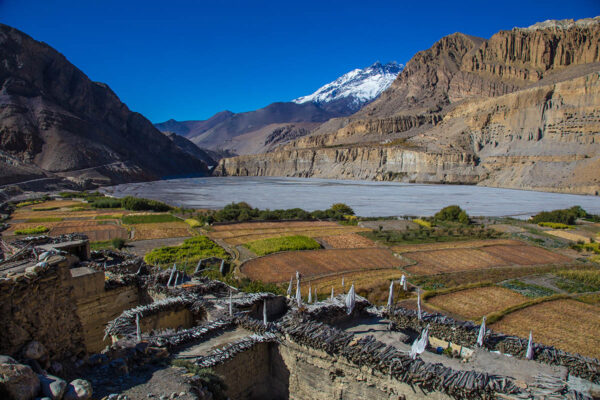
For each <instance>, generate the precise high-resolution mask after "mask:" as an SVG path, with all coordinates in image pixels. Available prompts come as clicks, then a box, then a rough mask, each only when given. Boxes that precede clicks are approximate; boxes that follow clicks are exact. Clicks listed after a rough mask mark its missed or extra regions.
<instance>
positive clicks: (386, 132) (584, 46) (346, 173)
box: [216, 18, 600, 194]
mask: <svg viewBox="0 0 600 400" xmlns="http://www.w3.org/2000/svg"><path fill="white" fill-rule="evenodd" d="M599 76H600V18H595V19H590V20H585V21H583V22H582V21H577V22H575V21H559V22H547V23H543V24H541V25H534V26H533V27H530V28H515V29H513V30H511V31H502V32H499V33H498V34H496V35H494V36H493V37H492V38H491V39H490V40H484V39H479V38H474V37H471V36H466V35H463V34H453V35H450V36H448V37H445V38H443V39H442V40H440V41H439V42H438V43H436V44H435V45H434V46H433V47H432V48H430V49H428V50H425V51H423V52H420V53H418V54H417V55H415V57H414V58H413V59H412V60H411V61H410V62H409V63H408V64H407V65H406V67H405V69H404V71H403V72H402V73H401V74H400V76H399V77H398V79H396V81H395V82H394V83H393V84H392V86H391V87H390V88H389V89H388V90H387V91H385V92H384V93H383V94H382V95H381V96H380V97H379V98H378V99H377V100H375V101H374V102H373V103H371V104H369V105H367V106H366V107H365V108H363V109H362V110H361V111H359V112H358V113H356V114H354V115H353V116H351V117H349V118H346V119H338V120H334V121H330V122H329V123H327V124H324V125H323V126H322V127H321V128H319V129H318V130H317V131H316V132H315V133H314V134H312V135H311V136H308V137H304V138H301V139H298V140H296V141H294V142H291V143H288V144H285V145H284V146H281V147H279V148H278V149H277V150H276V151H274V152H273V153H267V154H263V155H257V156H247V157H238V158H233V159H226V160H222V162H221V163H220V165H219V166H218V168H217V170H216V173H217V174H222V175H271V176H274V175H284V176H303V177H308V176H315V177H328V178H351V179H359V178H360V179H393V180H401V181H410V182H440V183H469V184H471V183H478V184H482V185H490V186H500V187H511V188H520V189H534V190H548V191H559V192H570V193H586V194H598V192H599V191H600V181H599V178H598V176H597V174H595V173H594V172H593V171H595V170H596V168H597V167H598V166H600V145H599V143H600V119H599V118H600V85H599Z"/></svg>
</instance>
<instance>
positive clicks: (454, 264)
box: [394, 241, 572, 275]
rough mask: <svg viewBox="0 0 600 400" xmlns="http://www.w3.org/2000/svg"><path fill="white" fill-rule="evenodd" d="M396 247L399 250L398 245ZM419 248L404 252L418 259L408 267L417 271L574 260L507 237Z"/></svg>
mask: <svg viewBox="0 0 600 400" xmlns="http://www.w3.org/2000/svg"><path fill="white" fill-rule="evenodd" d="M477 242H481V241H477ZM510 242H512V243H510ZM469 243H471V244H473V242H467V243H465V245H468V244H469ZM484 243H485V242H484ZM478 244H480V245H481V243H478ZM413 248H414V247H413ZM394 249H395V250H397V248H394ZM419 249H420V251H413V252H404V253H402V255H403V256H405V257H407V258H408V259H411V260H414V261H415V262H416V263H417V264H416V265H411V266H409V267H407V268H406V270H407V271H409V272H411V273H413V274H417V275H433V274H442V273H450V272H458V271H468V270H473V269H489V268H495V267H503V266H510V265H520V266H529V265H545V264H565V263H568V262H571V261H572V260H571V259H570V258H568V257H566V256H563V255H561V254H557V253H554V252H551V251H548V250H545V249H542V248H540V247H535V246H528V245H524V244H522V243H521V242H516V241H507V243H505V244H498V242H496V243H495V244H494V245H491V246H490V245H486V246H482V247H478V248H477V247H475V246H474V247H463V248H451V249H444V250H433V249H431V248H426V247H424V246H423V247H419ZM424 249H426V250H424Z"/></svg>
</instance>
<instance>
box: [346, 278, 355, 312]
mask: <svg viewBox="0 0 600 400" xmlns="http://www.w3.org/2000/svg"><path fill="white" fill-rule="evenodd" d="M355 303H356V298H355V294H354V284H352V286H351V287H350V290H349V291H348V294H347V295H346V313H347V314H348V315H350V314H352V310H354V304H355Z"/></svg>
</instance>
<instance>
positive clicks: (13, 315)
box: [0, 259, 85, 359]
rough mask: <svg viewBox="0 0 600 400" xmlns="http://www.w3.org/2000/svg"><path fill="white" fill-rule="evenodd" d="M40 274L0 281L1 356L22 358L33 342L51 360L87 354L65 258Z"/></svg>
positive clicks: (31, 273)
mask: <svg viewBox="0 0 600 400" xmlns="http://www.w3.org/2000/svg"><path fill="white" fill-rule="evenodd" d="M49 264H50V265H49V266H47V267H46V268H44V269H42V270H40V271H38V272H35V273H33V272H30V273H25V274H20V275H17V276H15V277H10V278H0V332H1V334H0V354H8V355H10V356H18V353H19V352H20V350H21V349H22V347H23V346H24V345H25V344H26V343H28V342H29V341H31V340H37V341H39V342H40V343H42V344H43V345H44V346H46V348H47V349H48V351H49V355H50V358H51V359H63V358H66V357H69V356H71V355H77V354H79V353H82V352H84V351H85V346H84V340H83V330H82V326H81V322H80V321H79V318H78V316H77V305H76V302H75V301H74V298H73V295H72V291H73V286H72V284H71V274H70V272H69V269H68V266H67V262H66V260H65V259H61V260H58V261H54V262H51V263H49Z"/></svg>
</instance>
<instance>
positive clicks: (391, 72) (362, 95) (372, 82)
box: [292, 62, 404, 110]
mask: <svg viewBox="0 0 600 400" xmlns="http://www.w3.org/2000/svg"><path fill="white" fill-rule="evenodd" d="M402 68H404V65H402V64H398V63H396V62H390V63H387V64H381V63H380V62H376V63H375V64H373V65H371V66H369V67H367V68H363V69H360V68H357V69H355V70H353V71H350V72H348V73H347V74H344V75H342V76H340V77H339V78H338V79H336V80H335V81H333V82H331V83H328V84H326V85H325V86H322V87H321V88H319V89H318V90H317V91H316V92H314V93H313V94H311V95H308V96H302V97H298V98H297V99H295V100H292V101H293V102H294V103H297V104H301V103H307V102H313V103H316V104H319V105H326V104H328V103H333V102H339V101H342V100H344V103H346V104H347V105H348V107H351V108H353V109H354V110H358V109H359V108H360V107H362V106H363V105H364V104H366V103H368V102H370V101H372V100H374V99H375V98H376V97H377V96H379V95H380V94H381V92H383V91H384V90H385V89H387V88H388V87H389V86H390V85H391V84H392V82H394V79H396V77H397V76H398V74H399V73H400V71H402Z"/></svg>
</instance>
